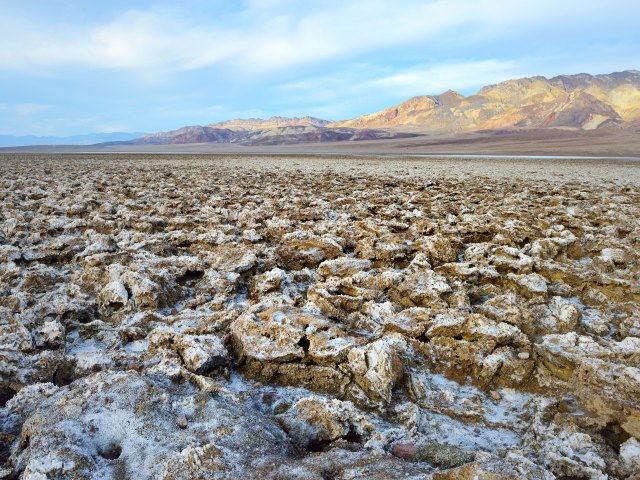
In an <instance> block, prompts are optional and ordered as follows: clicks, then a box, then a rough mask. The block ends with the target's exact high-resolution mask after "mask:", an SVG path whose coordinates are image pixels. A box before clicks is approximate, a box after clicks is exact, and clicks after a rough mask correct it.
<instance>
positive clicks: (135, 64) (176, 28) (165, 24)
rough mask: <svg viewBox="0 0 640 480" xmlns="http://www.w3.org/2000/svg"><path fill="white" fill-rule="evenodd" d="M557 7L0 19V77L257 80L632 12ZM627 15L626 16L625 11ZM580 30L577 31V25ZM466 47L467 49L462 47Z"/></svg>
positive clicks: (450, 0) (490, 2)
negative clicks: (32, 73) (46, 74)
mask: <svg viewBox="0 0 640 480" xmlns="http://www.w3.org/2000/svg"><path fill="white" fill-rule="evenodd" d="M615 3H616V1H615V0H612V2H582V1H577V0H566V1H563V2H557V1H552V0H535V1H534V0H523V1H518V2H514V1H512V0H510V1H507V0H436V1H431V2H424V1H418V0H405V1H396V2H391V1H382V0H369V1H366V2H365V1H337V0H332V1H324V2H317V3H311V2H309V3H306V2H305V3H304V4H301V3H300V2H297V1H293V0H281V1H277V0H276V1H268V2H264V1H263V2H259V1H250V2H247V3H246V4H245V8H244V10H242V11H239V12H236V13H228V14H226V15H225V16H224V17H221V18H216V17H215V16H213V15H209V16H207V15H201V16H197V15H192V16H189V14H188V13H185V11H187V10H189V9H188V8H184V9H182V10H181V11H178V10H170V9H166V8H164V9H163V8H159V7H158V8H152V7H150V8H148V9H145V10H130V11H126V12H122V13H120V14H119V15H118V16H116V17H114V18H112V19H110V20H109V21H104V22H102V23H99V24H94V23H91V22H88V23H87V24H86V25H84V26H83V25H78V24H73V25H72V24H65V23H64V20H63V19H52V21H49V22H48V23H46V24H45V23H44V22H42V21H38V20H36V19H35V18H31V17H29V15H26V14H23V15H16V16H15V18H12V16H11V13H10V12H8V13H7V14H5V16H4V18H3V19H0V31H3V32H4V33H2V34H0V65H1V66H0V69H7V68H13V69H33V68H42V67H45V68H47V67H56V66H68V65H79V66H89V67H93V68H106V69H125V70H149V69H152V70H156V71H158V72H163V71H176V70H188V69H197V68H202V67H207V66H212V65H221V64H226V65H233V67H234V68H236V69H237V68H240V69H242V70H245V71H249V72H252V71H253V72H256V73H259V72H266V71H273V70H279V69H283V68H288V67H292V66H296V65H303V64H314V63H319V62H323V61H326V60H330V59H336V58H349V57H350V56H354V55H358V54H367V53H370V52H376V51H380V50H384V49H390V48H397V47H401V46H407V47H408V48H414V47H415V45H416V43H418V42H420V44H424V45H425V47H427V48H428V47H429V46H435V45H438V46H440V47H442V48H446V47H447V45H448V44H452V45H455V44H456V43H459V42H467V43H468V45H467V47H470V48H471V49H473V47H474V45H473V42H478V41H482V40H486V39H488V38H500V37H501V36H505V35H508V34H513V32H514V31H517V32H520V33H522V32H526V31H530V32H535V31H536V30H537V29H548V28H550V27H553V26H563V25H564V26H565V27H566V28H569V27H571V26H572V25H573V27H583V26H584V27H586V24H585V22H586V23H589V24H591V25H593V26H594V27H596V26H598V24H600V26H601V27H602V25H603V23H604V24H611V25H614V24H616V22H623V23H624V22H628V21H629V18H634V12H635V13H636V14H640V7H639V6H637V5H638V3H637V2H625V1H624V0H619V1H618V3H625V7H626V8H625V9H623V10H619V9H615V8H613V5H612V4H615ZM634 5H635V6H634ZM583 24H584V25H583ZM469 42H470V43H469Z"/></svg>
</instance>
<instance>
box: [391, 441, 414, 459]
mask: <svg viewBox="0 0 640 480" xmlns="http://www.w3.org/2000/svg"><path fill="white" fill-rule="evenodd" d="M391 453H392V454H393V455H394V456H396V457H398V458H402V459H404V460H410V459H411V458H412V457H413V456H414V455H415V454H416V453H418V449H417V448H416V446H415V445H414V444H413V443H396V444H394V445H393V447H391Z"/></svg>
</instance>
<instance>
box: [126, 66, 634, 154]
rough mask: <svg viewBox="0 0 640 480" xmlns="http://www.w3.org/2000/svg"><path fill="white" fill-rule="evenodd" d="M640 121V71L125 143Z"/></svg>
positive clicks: (265, 140) (247, 141)
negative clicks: (345, 116) (349, 115)
mask: <svg viewBox="0 0 640 480" xmlns="http://www.w3.org/2000/svg"><path fill="white" fill-rule="evenodd" d="M638 121H640V71H637V70H627V71H624V72H616V73H611V74H608V75H589V74H585V73H581V74H578V75H560V76H557V77H553V78H550V79H548V78H545V77H542V76H536V77H529V78H520V79H517V80H507V81H504V82H501V83H498V84H496V85H488V86H486V87H483V88H481V89H480V90H479V91H478V92H477V93H475V94H473V95H470V96H467V97H465V96H464V95H462V94H460V93H458V92H455V91H453V90H448V91H446V92H444V93H442V94H441V95H425V96H418V97H413V98H411V99H409V100H407V101H405V102H403V103H401V104H399V105H395V106H393V107H390V108H387V109H385V110H382V111H380V112H375V113H372V114H368V115H363V116H360V117H357V118H353V119H349V120H342V121H333V122H332V121H329V120H323V119H320V118H314V117H302V118H297V117H293V118H286V117H271V118H269V119H266V120H263V119H257V118H252V119H245V120H243V119H235V120H228V121H225V122H219V123H213V124H211V125H206V126H188V127H183V128H180V129H178V130H173V131H169V132H160V133H154V134H150V135H144V136H142V137H140V138H137V139H134V140H129V141H126V142H118V143H119V144H128V145H168V144H189V143H228V144H234V143H235V144H240V145H282V144H296V143H317V142H337V141H356V140H377V139H389V138H405V137H411V136H418V135H424V134H449V135H451V134H456V133H465V132H491V133H507V132H519V131H531V130H541V129H542V130H549V129H564V130H580V131H590V130H597V129H605V128H607V127H610V128H626V127H628V126H632V127H634V128H635V127H636V126H637V122H638Z"/></svg>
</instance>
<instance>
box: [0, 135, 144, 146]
mask: <svg viewBox="0 0 640 480" xmlns="http://www.w3.org/2000/svg"><path fill="white" fill-rule="evenodd" d="M142 135H144V133H141V132H111V133H88V134H84V135H73V136H70V137H39V136H35V135H0V147H19V146H23V145H94V144H96V143H103V142H118V141H126V140H132V139H134V138H139V137H140V136H142Z"/></svg>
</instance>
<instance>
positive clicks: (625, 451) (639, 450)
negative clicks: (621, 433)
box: [620, 437, 640, 472]
mask: <svg viewBox="0 0 640 480" xmlns="http://www.w3.org/2000/svg"><path fill="white" fill-rule="evenodd" d="M620 459H621V460H622V462H623V463H624V465H625V467H627V468H628V469H629V471H630V472H638V471H640V442H639V441H638V440H636V439H635V438H633V437H632V438H630V439H629V440H627V441H626V442H624V443H623V444H622V445H620Z"/></svg>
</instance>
